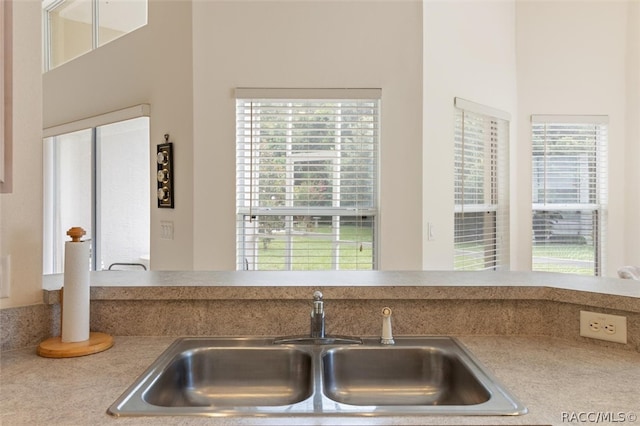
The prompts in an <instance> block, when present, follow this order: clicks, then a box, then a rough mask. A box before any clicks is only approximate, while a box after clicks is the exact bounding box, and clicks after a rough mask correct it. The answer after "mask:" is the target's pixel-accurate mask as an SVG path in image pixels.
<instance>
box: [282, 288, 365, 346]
mask: <svg viewBox="0 0 640 426" xmlns="http://www.w3.org/2000/svg"><path fill="white" fill-rule="evenodd" d="M324 330H325V329H324V302H323V301H322V293H321V292H319V291H317V290H316V291H314V292H313V309H312V310H311V331H310V333H309V335H306V336H285V337H278V338H276V339H274V340H273V344H274V345H288V344H296V343H297V344H301V345H309V344H313V345H336V344H342V345H344V344H347V345H361V344H362V339H361V338H359V337H350V336H327V335H326V334H325V331H324Z"/></svg>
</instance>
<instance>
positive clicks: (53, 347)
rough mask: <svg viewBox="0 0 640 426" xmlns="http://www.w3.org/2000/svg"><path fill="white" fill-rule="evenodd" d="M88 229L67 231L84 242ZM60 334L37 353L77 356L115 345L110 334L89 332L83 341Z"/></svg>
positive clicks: (53, 355)
mask: <svg viewBox="0 0 640 426" xmlns="http://www.w3.org/2000/svg"><path fill="white" fill-rule="evenodd" d="M85 234H86V231H85V230H84V229H82V228H80V227H73V228H71V229H69V231H67V235H68V236H70V237H71V241H72V242H74V243H80V242H82V241H81V240H80V239H81V238H82V237H83V236H84V235H85ZM63 295H64V288H61V289H60V324H62V315H63V313H64V306H63V303H62V302H63ZM60 334H61V335H60V336H57V337H51V338H49V339H47V340H45V341H43V342H42V343H40V345H38V349H37V351H36V352H37V354H38V355H40V356H42V357H45V358H71V357H77V356H85V355H91V354H95V353H98V352H102V351H106V350H107V349H109V348H110V347H112V346H113V337H112V336H110V335H109V334H105V333H99V332H93V331H90V332H89V339H87V340H84V341H82V342H63V341H62V333H60Z"/></svg>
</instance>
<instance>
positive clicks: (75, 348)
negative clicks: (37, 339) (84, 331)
mask: <svg viewBox="0 0 640 426" xmlns="http://www.w3.org/2000/svg"><path fill="white" fill-rule="evenodd" d="M111 346H113V337H112V336H110V335H108V334H105V333H97V332H91V333H89V340H85V341H82V342H63V341H62V338H61V337H51V338H49V339H47V340H45V341H44V342H42V343H40V345H39V346H38V351H37V352H38V355H40V356H43V357H45V358H71V357H75V356H85V355H91V354H95V353H98V352H102V351H106V350H107V349H109V348H110V347H111Z"/></svg>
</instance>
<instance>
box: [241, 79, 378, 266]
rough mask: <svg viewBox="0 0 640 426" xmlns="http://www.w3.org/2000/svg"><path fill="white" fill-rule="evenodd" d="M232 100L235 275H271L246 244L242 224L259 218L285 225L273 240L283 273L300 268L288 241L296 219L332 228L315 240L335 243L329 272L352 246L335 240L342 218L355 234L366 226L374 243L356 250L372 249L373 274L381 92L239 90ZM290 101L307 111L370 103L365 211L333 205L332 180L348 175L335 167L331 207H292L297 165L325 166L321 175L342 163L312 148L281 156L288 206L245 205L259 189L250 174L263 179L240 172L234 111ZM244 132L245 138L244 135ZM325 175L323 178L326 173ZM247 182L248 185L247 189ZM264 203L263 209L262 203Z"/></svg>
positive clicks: (357, 206)
mask: <svg viewBox="0 0 640 426" xmlns="http://www.w3.org/2000/svg"><path fill="white" fill-rule="evenodd" d="M235 95H236V96H235V97H236V108H237V110H236V126H237V128H238V133H237V136H236V161H237V165H236V235H237V239H236V269H237V270H257V269H260V270H270V269H263V268H260V265H259V254H258V253H257V250H258V249H257V247H258V243H257V242H255V241H254V242H247V241H250V240H251V235H250V234H251V231H249V232H248V231H247V226H246V223H247V222H249V223H250V222H251V221H252V220H254V219H255V218H258V220H261V219H264V218H269V219H267V220H283V221H284V222H283V224H282V225H281V226H283V230H281V231H280V232H284V235H276V236H275V238H276V239H281V240H284V244H285V247H286V249H285V254H284V261H283V263H284V264H283V268H284V270H295V268H297V267H299V265H294V263H293V258H294V257H295V255H296V254H297V253H298V252H296V251H295V249H292V248H291V246H292V241H293V238H294V235H293V230H294V223H295V220H296V219H298V220H300V219H302V220H307V221H309V222H315V224H316V225H315V226H316V227H317V224H318V221H320V222H321V223H322V224H324V225H325V226H330V229H331V230H332V231H331V233H330V234H328V236H327V237H321V236H319V235H316V236H315V237H317V238H319V239H323V238H324V239H327V238H329V239H331V241H333V243H332V247H333V249H332V261H331V270H337V269H340V263H341V262H343V257H342V255H341V254H340V253H339V251H340V250H341V249H340V247H341V246H348V245H350V244H352V243H355V242H351V241H343V240H340V239H339V237H337V235H339V232H340V231H339V230H338V229H339V228H340V222H341V221H342V220H343V219H342V218H344V220H346V221H350V220H353V222H352V223H355V224H356V225H355V226H356V227H357V228H358V229H360V228H359V226H361V225H362V224H364V223H367V224H368V225H366V226H369V227H370V228H371V229H370V233H371V240H372V241H371V243H370V245H369V243H368V242H366V241H361V242H359V243H355V244H360V246H359V249H360V252H362V251H363V246H366V247H367V249H368V248H369V247H370V248H371V261H370V262H369V263H367V265H370V266H369V267H365V269H377V265H378V259H377V256H378V252H379V250H378V247H377V244H378V242H379V238H378V236H377V235H378V226H379V218H378V203H379V201H378V200H379V195H378V191H379V155H380V154H379V153H380V130H379V126H380V117H381V114H380V100H381V90H380V89H261V88H237V89H236V94H235ZM288 101H295V102H294V103H296V104H298V103H301V102H305V101H307V103H308V104H309V105H313V104H314V103H322V102H326V103H340V102H344V103H345V104H346V103H347V102H354V101H360V102H370V103H373V104H374V105H375V107H374V109H373V111H375V113H374V115H372V117H374V122H373V134H374V136H372V141H373V151H366V152H368V153H370V154H371V155H372V156H373V157H372V159H371V161H372V163H371V167H373V177H372V179H373V180H372V189H371V190H370V191H367V194H370V196H371V199H370V202H371V204H370V205H366V206H363V205H361V204H360V202H359V201H355V203H356V204H355V207H353V206H352V207H346V206H342V205H341V201H343V200H342V199H341V198H340V195H338V201H337V203H338V204H336V199H335V191H334V189H333V188H335V186H334V185H336V183H335V180H336V179H338V180H339V183H337V185H338V187H340V186H341V185H342V184H341V183H340V182H344V181H345V179H347V178H346V177H345V173H346V172H344V173H343V171H342V169H341V168H340V167H338V172H337V174H336V172H332V173H330V174H332V177H328V178H326V179H328V180H329V181H331V182H332V183H331V184H330V186H329V187H330V188H332V189H331V194H333V195H332V200H333V201H332V202H331V206H329V205H326V203H327V202H328V200H324V201H320V202H318V205H316V206H313V205H312V204H313V202H310V203H309V205H301V206H296V205H295V204H296V201H294V197H295V194H294V189H295V188H296V186H295V180H296V179H297V178H294V177H293V176H294V174H295V173H294V170H295V168H296V164H298V163H301V164H309V163H314V162H317V163H321V162H324V163H325V164H324V166H318V168H317V169H316V172H317V173H322V172H321V171H320V170H324V169H323V168H322V167H329V168H330V169H331V170H335V168H334V166H335V164H334V162H335V161H338V162H340V161H342V160H340V159H338V157H340V154H339V153H337V152H336V151H326V150H322V149H321V150H320V151H313V148H309V149H311V151H309V150H306V152H296V153H294V152H293V151H294V149H292V152H289V151H287V153H285V158H287V160H286V164H289V165H288V166H287V167H288V168H290V169H291V170H290V171H289V172H287V173H290V174H291V176H289V177H290V178H291V181H290V182H289V180H286V181H285V183H284V185H283V186H282V188H284V194H288V195H285V198H286V200H285V201H284V202H283V203H274V205H269V206H265V205H260V204H261V202H260V201H259V200H253V199H251V198H249V200H248V201H247V199H246V197H252V195H251V194H252V193H253V192H254V191H259V190H260V189H259V187H255V188H252V187H253V181H254V180H255V179H256V178H255V176H254V175H252V173H257V174H256V176H261V175H259V173H260V172H253V171H251V170H249V171H247V170H244V169H242V167H243V166H242V165H241V164H240V163H241V162H243V161H245V162H246V149H245V148H241V146H240V145H241V144H247V140H246V135H244V136H243V135H241V130H240V127H239V126H241V124H239V120H241V119H240V118H239V117H240V116H239V112H238V111H239V109H238V108H240V106H239V105H241V103H242V102H247V103H250V104H251V105H253V103H256V104H257V103H258V102H263V103H269V102H271V103H272V104H277V103H283V102H288ZM251 114H253V110H252V111H251ZM252 120H253V119H252ZM250 127H251V129H254V124H253V122H252V124H250ZM258 128H259V126H258ZM244 131H245V132H246V129H245V130H244ZM338 133H340V131H338ZM258 134H259V133H258ZM250 137H251V138H252V139H251V141H250V142H249V145H250V146H251V150H253V146H254V141H253V138H254V132H253V130H251V131H250ZM327 137H328V136H327ZM332 137H333V136H332ZM329 138H331V137H329ZM335 138H336V140H340V141H342V136H341V135H340V136H335ZM339 143H340V144H341V143H342V142H339ZM341 146H346V145H341ZM286 149H287V150H289V149H291V147H287V148H286ZM340 149H341V148H336V150H337V151H339V150H340ZM241 151H242V152H241ZM363 152H364V151H363ZM243 155H244V157H243ZM250 156H251V158H253V156H254V153H253V152H251V153H250ZM257 156H258V155H256V157H257ZM243 159H244V160H243ZM327 162H329V163H330V164H332V165H333V166H328V164H329V163H327ZM250 163H251V164H253V160H250ZM248 167H251V166H248ZM311 168H313V167H311ZM324 173H326V170H325V172H324ZM248 176H249V177H248ZM251 176H254V177H251ZM247 182H250V183H247ZM247 185H249V189H248V191H249V193H248V195H246V196H245V194H247V192H246V191H247ZM287 200H288V201H287ZM262 203H264V201H263V202H262ZM303 203H304V202H303ZM278 204H282V205H278ZM305 218H306V219H305ZM254 226H258V225H254ZM362 226H365V225H362ZM337 230H338V231H337ZM252 235H254V236H255V235H258V231H253V234H252ZM315 237H314V238H315ZM312 239H313V238H312ZM247 244H249V246H247ZM254 246H255V247H254ZM287 250H288V251H287ZM251 253H254V254H251ZM336 253H337V254H336ZM345 257H346V256H345ZM305 265H306V266H305V267H304V268H305V269H306V268H308V269H328V268H318V267H317V266H314V264H313V263H312V262H311V261H310V263H305ZM278 269H279V268H278ZM356 269H360V268H359V267H358V266H356Z"/></svg>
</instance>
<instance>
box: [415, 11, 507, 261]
mask: <svg viewBox="0 0 640 426" xmlns="http://www.w3.org/2000/svg"><path fill="white" fill-rule="evenodd" d="M423 38H424V56H423V58H422V60H423V63H424V65H423V67H424V76H423V79H424V83H423V84H424V95H423V99H422V102H423V105H424V107H423V108H424V110H423V127H424V130H423V135H422V137H423V141H424V142H423V143H424V146H423V150H424V151H423V159H422V161H423V165H422V169H423V177H422V186H423V203H422V217H423V220H424V224H423V229H424V230H425V235H424V236H423V247H424V249H423V268H424V269H427V270H430V269H431V270H449V269H453V210H454V200H453V129H454V123H453V118H454V107H453V99H454V98H455V97H461V98H464V99H467V100H469V101H473V102H477V103H480V104H483V105H487V106H490V107H492V108H497V109H500V110H503V111H505V112H508V113H509V114H511V116H512V121H511V127H510V138H511V144H512V149H513V148H515V147H517V145H516V144H515V143H514V141H515V129H516V123H517V122H516V50H515V4H514V2H512V1H504V2H473V1H470V2H455V1H452V2H441V1H428V2H426V3H425V6H424V24H423ZM512 198H513V197H512ZM512 222H515V221H514V220H513V219H512ZM428 225H430V226H431V229H432V236H431V237H429V236H428V235H426V231H427V228H428ZM512 248H513V249H515V248H516V246H515V245H514V244H513V243H512ZM512 257H513V255H512Z"/></svg>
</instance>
